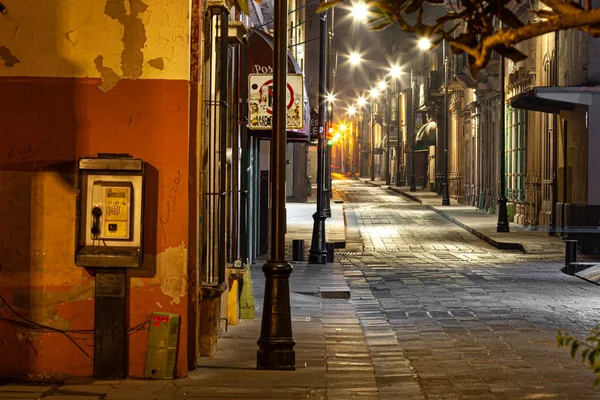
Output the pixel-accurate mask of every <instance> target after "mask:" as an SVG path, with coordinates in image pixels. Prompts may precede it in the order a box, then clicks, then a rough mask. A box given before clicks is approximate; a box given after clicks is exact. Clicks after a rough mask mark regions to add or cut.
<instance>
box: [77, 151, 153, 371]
mask: <svg viewBox="0 0 600 400" xmlns="http://www.w3.org/2000/svg"><path fill="white" fill-rule="evenodd" d="M144 182H145V166H144V162H143V161H142V160H140V159H137V158H133V157H131V156H130V155H127V154H98V157H93V158H92V157H90V158H82V159H80V160H79V162H78V179H77V206H76V221H77V227H76V238H75V240H76V246H75V264H76V265H79V266H82V267H86V268H87V269H88V270H89V271H90V273H91V274H92V275H94V276H95V278H96V287H95V289H96V290H95V307H94V377H96V378H117V379H123V378H125V377H126V376H127V368H126V366H127V360H126V342H125V341H126V334H127V328H126V326H127V313H126V310H127V308H126V303H127V297H128V290H129V286H128V279H127V269H128V268H139V267H141V266H142V263H143V254H144V250H143V231H144V230H143V220H144V218H143V217H144Z"/></svg>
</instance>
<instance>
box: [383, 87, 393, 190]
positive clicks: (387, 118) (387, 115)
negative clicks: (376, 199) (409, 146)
mask: <svg viewBox="0 0 600 400" xmlns="http://www.w3.org/2000/svg"><path fill="white" fill-rule="evenodd" d="M388 107H389V102H388V91H387V87H386V89H385V108H384V118H383V120H384V121H385V122H386V123H387V143H386V145H387V146H386V147H387V157H386V158H385V164H386V168H385V184H386V185H389V184H390V183H392V174H391V172H390V153H391V151H390V133H391V131H390V122H391V121H390V120H391V118H390V114H391V113H390V110H389V108H388Z"/></svg>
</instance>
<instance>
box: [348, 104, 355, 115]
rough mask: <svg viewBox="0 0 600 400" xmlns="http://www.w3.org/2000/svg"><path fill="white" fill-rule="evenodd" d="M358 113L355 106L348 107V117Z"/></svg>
mask: <svg viewBox="0 0 600 400" xmlns="http://www.w3.org/2000/svg"><path fill="white" fill-rule="evenodd" d="M354 113H356V108H355V107H354V106H350V107H348V115H354Z"/></svg>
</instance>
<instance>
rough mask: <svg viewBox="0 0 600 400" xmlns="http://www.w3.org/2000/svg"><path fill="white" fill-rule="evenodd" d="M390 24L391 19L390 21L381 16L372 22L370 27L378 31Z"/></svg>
mask: <svg viewBox="0 0 600 400" xmlns="http://www.w3.org/2000/svg"><path fill="white" fill-rule="evenodd" d="M391 24H392V21H390V20H389V19H384V18H382V19H381V20H380V21H378V22H374V23H373V24H371V29H372V30H374V31H380V30H382V29H384V28H387V27H388V26H390V25H391Z"/></svg>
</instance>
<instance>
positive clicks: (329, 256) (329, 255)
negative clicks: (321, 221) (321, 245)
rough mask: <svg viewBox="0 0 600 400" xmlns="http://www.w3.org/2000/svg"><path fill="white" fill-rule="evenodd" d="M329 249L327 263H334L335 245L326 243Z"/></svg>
mask: <svg viewBox="0 0 600 400" xmlns="http://www.w3.org/2000/svg"><path fill="white" fill-rule="evenodd" d="M325 248H326V249H327V262H333V243H325Z"/></svg>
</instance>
